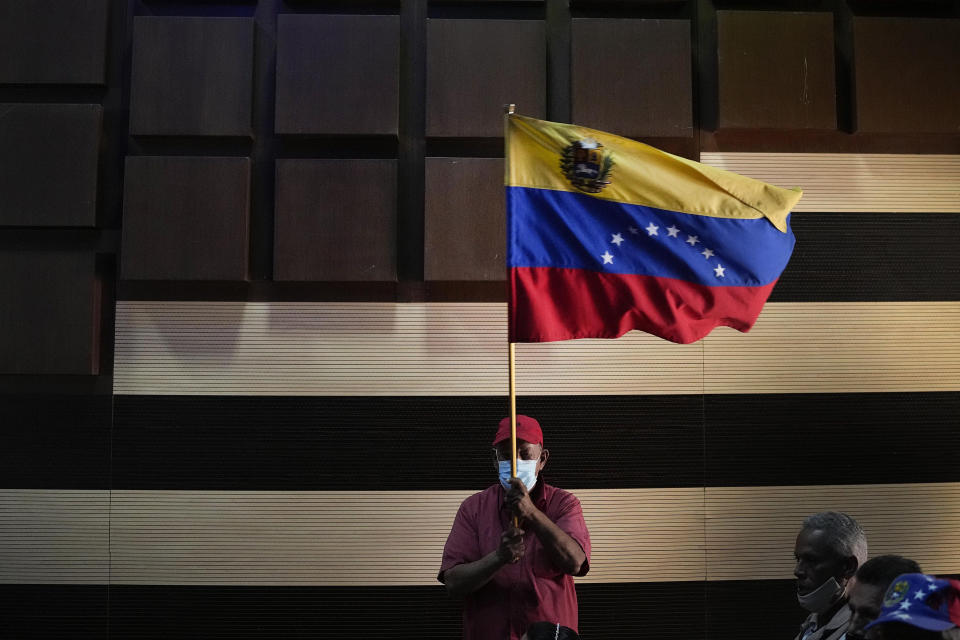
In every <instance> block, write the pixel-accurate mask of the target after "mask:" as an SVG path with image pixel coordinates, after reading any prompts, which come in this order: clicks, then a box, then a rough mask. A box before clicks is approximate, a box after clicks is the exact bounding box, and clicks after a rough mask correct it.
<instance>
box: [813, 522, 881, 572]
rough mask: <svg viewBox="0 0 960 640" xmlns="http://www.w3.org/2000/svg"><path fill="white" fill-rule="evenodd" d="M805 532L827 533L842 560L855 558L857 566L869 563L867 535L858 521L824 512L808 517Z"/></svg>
mask: <svg viewBox="0 0 960 640" xmlns="http://www.w3.org/2000/svg"><path fill="white" fill-rule="evenodd" d="M803 529H804V531H816V530H818V529H819V530H821V531H824V532H826V534H827V537H828V539H829V540H830V545H831V546H832V547H833V550H834V551H835V552H836V553H837V554H838V555H839V556H840V557H842V558H847V557H849V556H854V557H855V558H856V559H857V565H858V566H859V565H862V564H863V563H864V562H866V561H867V535H866V534H865V533H864V532H863V528H862V527H861V526H860V525H859V524H858V523H857V521H856V520H854V519H853V518H851V517H850V516H848V515H847V514H845V513H840V512H839V511H822V512H820V513H815V514H813V515H812V516H807V517H806V518H805V519H804V521H803Z"/></svg>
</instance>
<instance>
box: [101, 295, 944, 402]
mask: <svg viewBox="0 0 960 640" xmlns="http://www.w3.org/2000/svg"><path fill="white" fill-rule="evenodd" d="M958 331H960V302H889V303H876V302H875V303H770V304H768V305H767V306H766V308H765V309H764V311H763V314H762V315H761V316H760V319H759V320H758V322H757V324H756V326H755V327H754V328H753V330H752V331H751V332H750V333H748V334H741V333H739V332H737V331H734V330H732V329H728V328H726V327H720V328H718V329H716V330H715V331H714V332H713V333H712V334H711V335H710V336H708V337H707V338H706V339H705V340H703V341H701V342H700V343H696V344H692V345H677V344H673V343H670V342H667V341H665V340H660V339H659V338H655V337H653V336H650V335H647V334H642V333H638V332H631V333H630V334H628V335H626V336H624V337H623V338H620V339H618V340H571V341H565V342H553V343H543V344H520V345H517V392H518V393H519V394H521V395H591V394H592V395H607V394H609V395H645V394H658V395H668V394H699V393H703V392H707V393H803V392H881V391H950V390H958V389H960V341H957V340H956V339H954V336H956V335H957V333H958ZM506 352H507V346H506V306H505V305H504V304H498V303H427V304H421V303H406V304H402V303H319V302H301V303H286V302H285V303H279V302H277V303H268V302H133V301H121V302H118V303H117V319H116V345H115V372H114V391H115V392H116V393H118V394H158V395H163V394H167V395H170V394H182V395H218V394H219V395H324V396H366V395H388V396H390V395H396V396H402V395H412V396H416V395H437V396H443V395H448V396H477V395H503V394H505V393H506V386H507V385H506V379H507V367H506V359H507V353H506Z"/></svg>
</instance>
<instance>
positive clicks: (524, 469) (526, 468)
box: [498, 460, 539, 491]
mask: <svg viewBox="0 0 960 640" xmlns="http://www.w3.org/2000/svg"><path fill="white" fill-rule="evenodd" d="M538 462H539V460H517V477H518V478H520V480H521V481H522V482H523V485H524V486H525V487H526V488H527V491H532V490H533V488H534V487H535V486H536V484H537V463H538ZM498 464H499V465H500V484H501V485H503V488H504V489H509V488H510V461H509V460H501V461H500V462H499V463H498Z"/></svg>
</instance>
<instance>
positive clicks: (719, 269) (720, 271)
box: [713, 264, 726, 278]
mask: <svg viewBox="0 0 960 640" xmlns="http://www.w3.org/2000/svg"><path fill="white" fill-rule="evenodd" d="M724 271H726V269H724V268H723V265H719V264H718V265H717V268H716V269H714V270H713V272H714V273H715V274H717V277H718V278H722V277H723V272H724Z"/></svg>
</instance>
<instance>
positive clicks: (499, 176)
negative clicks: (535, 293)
mask: <svg viewBox="0 0 960 640" xmlns="http://www.w3.org/2000/svg"><path fill="white" fill-rule="evenodd" d="M426 162H427V166H426V212H425V221H424V227H425V228H424V236H425V238H424V245H425V246H424V275H425V278H426V279H427V280H503V279H505V277H506V258H505V253H506V206H505V202H504V195H503V159H502V158H427V161H426Z"/></svg>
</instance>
